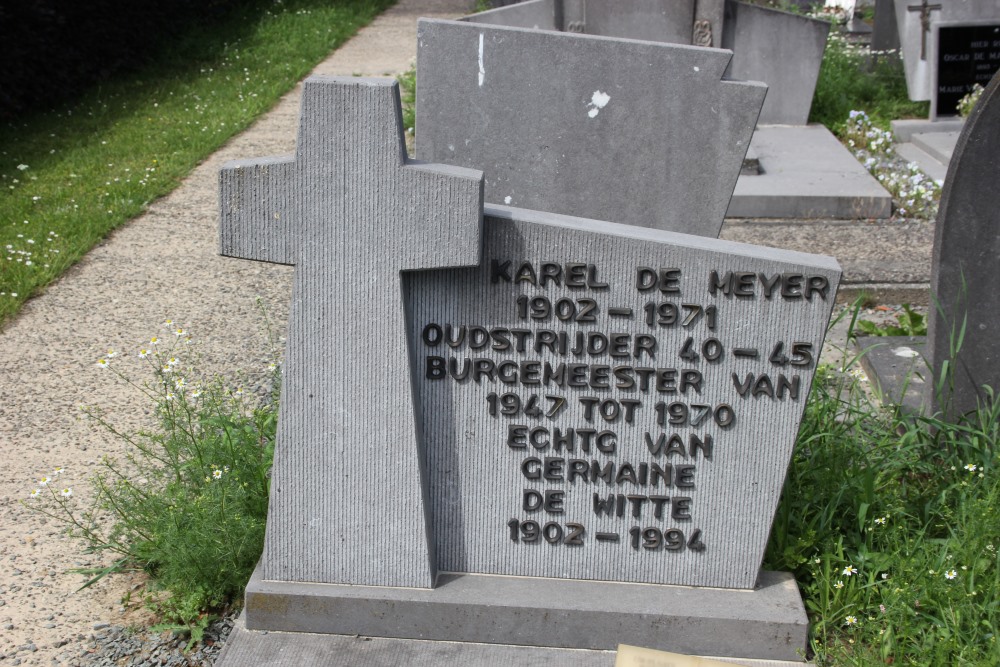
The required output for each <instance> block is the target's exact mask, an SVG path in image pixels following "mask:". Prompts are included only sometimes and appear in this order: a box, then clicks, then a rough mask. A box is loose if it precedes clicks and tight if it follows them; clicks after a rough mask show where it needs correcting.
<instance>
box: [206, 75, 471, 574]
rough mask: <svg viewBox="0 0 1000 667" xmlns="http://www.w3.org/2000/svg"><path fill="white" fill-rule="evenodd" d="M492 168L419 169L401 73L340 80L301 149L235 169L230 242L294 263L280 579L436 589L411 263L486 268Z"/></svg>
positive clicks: (227, 183)
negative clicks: (419, 418)
mask: <svg viewBox="0 0 1000 667" xmlns="http://www.w3.org/2000/svg"><path fill="white" fill-rule="evenodd" d="M481 179H482V175H481V174H480V173H479V172H473V171H470V170H466V169H460V168H457V167H446V166H442V165H429V166H420V165H414V164H408V162H407V159H406V148H405V145H404V142H403V134H402V125H401V123H400V120H399V91H398V87H397V85H396V83H395V82H394V81H391V80H389V81H386V80H371V79H350V78H347V79H339V78H333V77H311V78H309V79H307V80H306V83H305V89H304V91H303V94H302V122H301V124H300V127H299V136H298V141H297V146H296V154H295V156H294V158H284V159H265V160H262V161H242V162H236V163H230V164H228V165H227V166H226V167H225V168H224V169H223V171H222V173H221V177H220V180H221V189H220V210H221V213H222V220H221V224H220V247H221V253H222V254H223V255H228V256H231V257H241V258H244V259H253V260H259V261H266V262H280V263H285V264H294V265H295V278H294V285H293V297H292V307H291V313H290V316H289V325H288V332H289V333H288V336H289V338H288V345H287V354H286V362H285V367H284V373H283V377H282V388H281V405H280V413H279V418H278V436H277V444H276V450H275V462H274V468H273V474H272V480H271V499H270V504H269V507H268V522H267V532H266V537H265V544H264V554H263V556H262V558H261V564H262V572H263V576H264V577H265V578H267V579H279V580H285V581H309V582H323V583H350V584H365V585H377V586H423V587H429V586H431V585H432V584H433V582H434V578H435V576H436V571H435V570H434V563H435V557H434V554H433V551H432V550H431V545H430V543H429V542H430V541H429V535H430V533H429V531H430V527H429V525H428V519H429V517H428V515H427V513H426V511H427V510H426V507H425V500H426V497H427V490H426V486H425V481H424V479H423V478H422V477H421V475H420V473H419V471H420V470H422V468H423V463H422V461H421V458H420V447H419V443H418V442H417V440H416V438H417V434H418V429H417V424H416V422H415V412H416V410H417V407H416V405H415V403H414V397H413V394H412V386H411V382H410V371H409V357H408V356H407V350H406V343H405V333H404V332H405V321H404V311H403V303H402V294H401V289H402V288H401V283H400V280H401V277H400V272H401V271H404V270H409V269H422V268H430V267H441V266H461V265H476V264H478V262H479V258H480V254H479V253H480V247H481V241H480V235H479V230H480V225H481V215H482V214H481V211H482V180H481ZM373 534H377V535H378V536H380V537H382V538H385V539H373V538H372V535H373ZM390 536H391V537H392V538H393V539H394V540H398V542H397V543H396V544H395V545H394V546H393V547H392V548H388V545H387V543H386V541H387V540H388V538H389V537H390Z"/></svg>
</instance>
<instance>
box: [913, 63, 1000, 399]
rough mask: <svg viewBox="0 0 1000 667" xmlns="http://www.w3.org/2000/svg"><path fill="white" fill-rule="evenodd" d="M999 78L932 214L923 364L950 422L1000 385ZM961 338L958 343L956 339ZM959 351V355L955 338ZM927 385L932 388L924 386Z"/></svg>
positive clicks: (969, 128)
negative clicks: (931, 302)
mask: <svg viewBox="0 0 1000 667" xmlns="http://www.w3.org/2000/svg"><path fill="white" fill-rule="evenodd" d="M998 88H1000V76H994V77H993V81H992V82H991V83H990V84H989V86H988V87H987V89H986V91H985V92H984V93H983V96H982V98H981V99H980V100H979V104H978V105H977V106H976V108H975V109H974V110H973V112H972V114H971V115H970V116H969V118H968V120H967V121H966V123H965V128H964V129H963V130H962V134H961V136H960V137H959V140H958V145H957V146H956V148H955V155H954V157H953V158H952V161H951V164H950V166H949V168H948V176H947V177H946V178H945V182H944V190H943V192H942V195H941V206H940V209H939V213H938V219H937V229H936V237H935V242H934V257H933V264H932V276H931V292H932V294H934V295H935V298H936V299H937V301H938V304H939V305H938V308H936V309H935V308H932V309H931V310H930V313H929V315H928V341H929V345H928V350H927V354H928V357H929V359H928V362H929V365H930V367H931V369H932V370H933V378H934V379H935V380H937V379H938V378H941V377H942V374H945V375H946V377H947V378H948V385H950V387H951V388H950V390H948V391H947V392H946V393H945V394H944V395H936V392H935V391H934V388H933V387H930V388H929V389H930V390H931V392H932V395H931V396H929V397H928V398H929V401H928V402H929V403H930V404H931V405H932V406H933V409H934V410H935V411H937V410H941V411H943V412H944V413H945V414H946V415H948V416H960V415H964V414H966V413H968V412H970V411H971V410H974V409H975V408H976V406H977V404H978V403H985V402H986V400H987V396H986V394H985V393H984V392H983V390H982V387H983V385H989V386H991V387H997V386H998V384H1000V382H998V378H1000V320H998V319H997V316H996V315H997V312H998V310H1000V271H998V268H1000V267H998V265H1000V234H998V233H997V230H998V226H1000V202H998V201H997V174H1000V93H998ZM960 332H964V336H960ZM960 337H961V338H962V340H961V346H960V349H959V350H958V352H957V354H955V352H954V350H955V348H956V347H957V344H958V341H959V338H960ZM928 384H929V385H931V384H933V383H931V382H928Z"/></svg>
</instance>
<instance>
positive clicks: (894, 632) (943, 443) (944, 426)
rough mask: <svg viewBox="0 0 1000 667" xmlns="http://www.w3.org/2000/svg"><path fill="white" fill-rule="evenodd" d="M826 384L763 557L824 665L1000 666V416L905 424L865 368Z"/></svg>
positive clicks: (838, 373)
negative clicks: (873, 389) (867, 385)
mask: <svg viewBox="0 0 1000 667" xmlns="http://www.w3.org/2000/svg"><path fill="white" fill-rule="evenodd" d="M854 361H856V360H846V361H845V362H844V364H843V365H842V367H840V368H824V369H821V372H820V373H819V374H818V375H817V379H816V382H815V383H814V387H813V391H812V394H811V396H810V399H809V403H808V405H807V408H806V411H805V417H804V420H803V424H802V428H801V432H800V434H799V438H798V442H797V445H796V450H795V454H794V456H793V460H792V463H791V466H790V469H789V473H788V478H787V480H786V484H785V489H784V493H783V496H782V499H781V503H780V505H779V509H778V513H777V516H776V519H775V524H774V530H773V532H772V535H771V541H770V544H769V547H768V553H767V556H766V558H765V567H766V568H768V569H779V570H790V571H792V572H794V573H795V575H796V577H797V579H798V582H799V585H800V586H801V588H802V591H803V596H804V599H805V604H806V609H807V612H808V614H809V617H810V622H811V648H812V650H813V651H814V652H815V658H814V660H815V662H816V664H818V665H859V666H860V665H872V664H895V665H995V664H998V662H1000V648H998V646H997V639H996V633H997V627H998V624H1000V605H998V602H997V600H998V599H1000V560H998V556H997V549H998V548H1000V543H998V541H1000V478H998V477H997V475H996V473H997V469H998V458H997V449H996V442H997V437H998V435H1000V433H998V430H1000V414H998V412H1000V411H998V410H996V409H995V408H994V409H992V410H985V411H983V412H982V413H981V414H980V415H978V417H977V419H976V420H974V421H969V422H963V423H961V424H951V423H946V422H944V421H942V420H940V419H932V418H922V419H919V420H917V421H913V420H905V419H903V418H902V417H901V416H898V415H897V414H895V413H894V412H891V411H886V410H882V409H880V408H879V407H877V406H875V405H873V404H872V403H870V402H869V399H868V394H867V393H866V392H865V391H864V386H863V382H864V375H863V373H861V372H860V371H858V370H856V369H855V368H854V366H853V362H854Z"/></svg>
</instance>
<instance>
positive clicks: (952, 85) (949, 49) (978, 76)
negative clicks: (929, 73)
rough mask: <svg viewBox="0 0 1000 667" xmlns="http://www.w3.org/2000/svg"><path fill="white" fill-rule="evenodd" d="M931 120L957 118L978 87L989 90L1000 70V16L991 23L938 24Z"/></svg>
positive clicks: (933, 32) (936, 29)
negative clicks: (991, 82)
mask: <svg viewBox="0 0 1000 667" xmlns="http://www.w3.org/2000/svg"><path fill="white" fill-rule="evenodd" d="M932 34H933V40H934V43H935V44H936V45H937V50H936V58H935V64H936V67H935V68H934V72H933V77H934V80H933V85H932V88H931V89H932V91H933V94H932V96H931V117H932V118H937V117H940V116H957V115H958V103H959V101H960V100H961V99H962V98H963V97H965V96H966V95H968V94H969V93H971V92H972V90H973V87H974V86H975V84H977V83H978V84H979V85H980V86H983V87H985V86H986V84H988V83H989V82H990V79H992V78H993V75H994V74H996V73H997V71H998V70H1000V15H998V16H997V17H996V18H995V19H993V20H991V21H988V22H975V23H953V22H948V23H938V24H935V25H934V29H933V31H932Z"/></svg>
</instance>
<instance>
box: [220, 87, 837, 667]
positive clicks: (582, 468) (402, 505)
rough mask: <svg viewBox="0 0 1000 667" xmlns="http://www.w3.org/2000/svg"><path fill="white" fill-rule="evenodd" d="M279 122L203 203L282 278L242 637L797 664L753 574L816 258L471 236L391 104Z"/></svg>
mask: <svg viewBox="0 0 1000 667" xmlns="http://www.w3.org/2000/svg"><path fill="white" fill-rule="evenodd" d="M302 113H303V120H302V128H301V130H300V136H299V144H298V147H297V152H296V155H295V157H294V158H282V159H267V160H257V161H247V162H240V163H234V164H230V165H229V166H228V167H226V168H225V169H224V171H223V173H222V177H221V184H222V188H221V202H220V203H221V208H222V225H221V232H220V235H221V245H222V250H223V252H224V253H225V254H227V255H231V256H237V257H245V258H251V259H259V260H263V261H276V262H282V263H291V264H295V265H296V281H295V293H294V295H293V315H292V318H291V320H290V323H289V327H290V329H289V343H288V354H287V362H286V365H285V368H286V370H285V382H284V384H283V386H282V404H281V415H280V420H281V422H282V423H281V425H280V426H279V434H278V443H277V448H276V453H275V472H274V479H273V482H272V496H271V503H272V505H271V512H270V515H269V523H268V535H267V545H266V547H265V552H264V555H263V557H262V562H261V565H260V566H259V568H258V570H257V573H256V574H255V576H254V579H253V580H252V581H251V584H250V586H249V587H248V589H247V597H246V609H245V619H246V624H247V627H250V628H257V629H266V630H293V631H300V632H326V633H334V634H341V635H342V634H362V635H374V636H381V637H397V638H416V639H423V640H446V641H461V642H480V643H496V644H518V645H528V646H556V647H571V648H589V649H608V648H613V647H614V646H616V645H617V644H618V643H619V642H624V643H631V644H640V645H646V646H651V647H657V648H665V649H670V650H676V651H681V652H688V653H702V654H711V655H732V656H741V657H750V658H761V659H784V660H797V659H798V658H799V655H798V651H800V650H802V649H803V648H804V642H805V631H806V627H807V623H806V620H805V615H804V610H803V609H802V605H801V600H800V599H799V598H798V593H797V590H796V587H795V584H794V581H793V580H791V579H790V577H789V576H788V575H780V574H777V573H761V572H759V568H760V563H761V558H762V556H763V549H764V544H765V542H766V539H767V535H768V532H769V529H770V525H771V521H772V518H773V514H774V509H775V507H776V504H777V501H778V496H779V494H780V491H781V486H782V483H783V479H784V471H785V467H786V466H787V462H788V458H789V456H790V455H791V451H792V447H793V444H794V439H795V434H796V431H797V427H798V422H799V420H800V418H801V414H802V410H803V408H804V405H805V401H806V397H807V395H808V393H809V388H810V384H811V381H812V376H813V373H814V370H815V366H816V360H817V357H818V353H819V349H820V346H821V345H822V341H823V335H824V331H825V326H826V323H827V320H828V318H829V314H830V310H831V308H832V305H833V302H834V297H835V293H836V289H837V285H838V282H839V278H840V270H839V267H838V266H837V264H836V262H835V261H834V260H832V259H831V258H825V257H819V256H815V255H807V254H802V253H794V252H787V251H781V250H774V249H768V248H757V247H753V246H747V245H742V244H737V243H731V242H725V241H717V240H713V239H704V238H701V237H692V236H685V235H680V234H673V233H668V232H662V231H657V230H649V229H642V228H636V227H631V226H625V225H617V224H613V223H607V222H600V221H595V220H584V219H578V218H569V217H566V216H560V215H556V214H552V213H543V212H536V211H528V210H522V209H514V208H508V207H490V208H488V209H486V211H485V214H484V220H481V218H480V215H479V213H480V211H481V210H482V209H481V197H480V194H479V193H480V190H479V187H480V182H479V178H478V174H477V173H475V172H470V171H466V170H460V169H457V168H449V167H440V166H436V165H415V164H410V163H407V161H406V159H405V154H404V152H403V149H402V142H401V128H402V123H401V120H400V119H399V110H398V96H397V93H396V89H395V87H394V86H393V85H389V84H385V83H376V82H371V81H367V80H357V79H343V80H337V79H310V80H308V81H307V83H306V89H305V94H304V101H303V112H302ZM481 224H482V225H483V228H482V229H483V232H482V236H481V237H480V226H481ZM480 242H481V244H482V254H481V255H480V253H479V248H480ZM460 266H467V268H464V269H460V268H457V267H460ZM445 267H455V268H445ZM400 288H401V290H402V291H400ZM670 583H674V584H682V586H664V585H662V584H670ZM637 584H643V585H637ZM693 587H695V588H693ZM725 589H742V590H725ZM273 634H275V633H273ZM275 636H276V637H278V638H280V637H279V636H280V633H276V634H275ZM275 640H276V641H278V639H275ZM233 654H234V655H239V653H238V652H236V651H234V653H233Z"/></svg>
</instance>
